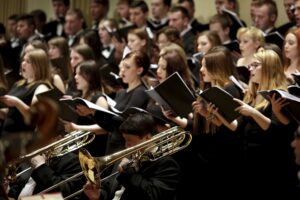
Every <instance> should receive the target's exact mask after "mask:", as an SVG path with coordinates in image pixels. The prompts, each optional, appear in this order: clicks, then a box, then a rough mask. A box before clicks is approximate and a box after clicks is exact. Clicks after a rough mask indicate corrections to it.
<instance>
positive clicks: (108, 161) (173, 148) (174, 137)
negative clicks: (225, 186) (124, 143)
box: [40, 126, 192, 200]
mask: <svg viewBox="0 0 300 200" xmlns="http://www.w3.org/2000/svg"><path fill="white" fill-rule="evenodd" d="M191 141H192V135H191V134H190V133H189V132H188V131H185V130H184V129H182V128H181V127H178V126H175V127H172V128H170V129H167V130H165V131H163V132H160V133H158V134H156V135H154V136H153V137H152V138H151V139H150V140H147V141H145V142H143V143H140V144H137V145H136V146H133V147H130V148H127V149H124V150H122V151H118V152H116V153H114V154H111V155H107V156H101V157H92V156H91V155H90V153H89V152H88V151H87V150H85V149H80V150H79V161H80V165H81V168H82V170H83V171H82V172H79V173H77V174H75V175H73V176H72V177H70V178H68V179H66V180H64V181H61V182H60V183H57V184H55V185H53V186H51V187H49V188H47V189H45V190H43V191H42V192H40V193H46V192H49V191H51V190H53V189H54V188H57V187H58V186H60V185H62V184H64V183H66V182H68V181H70V180H72V179H74V178H76V177H78V176H81V175H82V174H84V175H85V177H86V178H87V179H88V180H89V181H91V182H92V183H93V184H96V185H98V184H99V183H100V182H102V181H104V180H106V179H108V178H110V177H112V176H115V175H117V174H118V173H119V172H115V173H113V174H111V175H109V176H107V177H104V178H101V180H100V175H101V174H102V172H103V171H104V170H105V169H107V168H108V167H109V166H111V165H113V164H114V163H115V162H117V161H120V160H121V159H122V158H124V157H127V156H130V155H132V156H133V157H134V159H135V160H137V161H139V160H141V159H143V161H155V160H158V159H160V158H162V157H164V156H167V155H171V154H174V153H176V152H178V151H180V150H182V149H184V148H186V147H187V146H188V145H189V144H190V143H191ZM152 149H157V150H156V151H155V152H151V153H150V150H152ZM81 192H83V189H81V190H78V191H76V192H74V193H73V194H71V195H69V196H67V197H64V199H65V200H67V199H70V198H72V197H75V196H77V195H78V194H80V193H81Z"/></svg>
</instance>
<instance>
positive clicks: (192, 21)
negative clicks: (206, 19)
mask: <svg viewBox="0 0 300 200" xmlns="http://www.w3.org/2000/svg"><path fill="white" fill-rule="evenodd" d="M177 3H178V5H179V6H182V7H184V8H185V9H186V10H187V11H188V13H189V25H190V26H191V27H192V31H193V32H194V33H195V34H197V33H200V32H202V31H205V30H208V29H209V25H208V24H201V23H200V22H199V21H198V20H197V19H196V18H195V17H194V14H195V2H194V0H178V2H177Z"/></svg>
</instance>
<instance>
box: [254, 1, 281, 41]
mask: <svg viewBox="0 0 300 200" xmlns="http://www.w3.org/2000/svg"><path fill="white" fill-rule="evenodd" d="M277 16H278V10H277V4H276V2H275V1H273V0H270V1H264V2H262V3H260V4H258V6H257V8H256V12H255V26H256V27H257V28H259V29H260V30H262V31H263V32H264V33H265V34H266V35H267V34H269V33H272V32H275V31H276V28H275V23H276V20H277Z"/></svg>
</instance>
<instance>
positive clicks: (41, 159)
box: [8, 150, 85, 199]
mask: <svg viewBox="0 0 300 200" xmlns="http://www.w3.org/2000/svg"><path fill="white" fill-rule="evenodd" d="M59 152H60V151H59V150H58V151H57V152H54V153H57V155H58V153H59ZM30 166H31V169H30V170H29V171H27V172H25V173H22V175H21V176H19V177H18V178H17V180H16V182H14V183H11V184H10V186H9V192H8V196H9V197H13V198H15V199H18V197H19V198H20V197H22V196H30V195H34V194H37V193H39V192H41V191H43V190H45V189H47V188H49V187H51V186H53V185H55V184H58V183H60V182H61V181H63V180H65V179H67V178H69V177H71V176H73V175H75V174H77V173H79V172H81V171H82V169H81V166H80V163H79V159H78V155H77V154H75V153H73V152H69V153H66V154H64V155H63V156H53V157H51V158H50V159H46V156H45V155H44V154H42V155H36V156H35V157H33V158H32V159H31V165H30ZM30 166H29V165H28V164H26V163H22V164H21V165H20V168H19V170H20V171H22V170H24V169H26V168H28V167H30ZM84 182H85V178H84V177H83V176H79V177H77V178H74V179H72V180H71V181H68V182H67V183H64V184H62V185H60V186H59V187H57V188H55V189H53V190H51V192H61V193H62V195H63V196H64V197H66V196H68V195H70V194H73V193H74V192H76V191H78V190H79V189H80V188H81V187H82V185H83V184H84Z"/></svg>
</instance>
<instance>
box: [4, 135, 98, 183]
mask: <svg viewBox="0 0 300 200" xmlns="http://www.w3.org/2000/svg"><path fill="white" fill-rule="evenodd" d="M94 139H95V134H94V133H92V132H90V131H78V130H77V131H73V132H71V133H69V134H67V135H65V136H64V137H63V138H61V139H60V140H57V141H55V142H53V143H51V144H49V145H47V146H45V147H42V148H40V149H37V150H35V151H33V152H31V153H29V154H26V155H23V156H20V157H19V158H18V159H17V160H16V161H14V162H12V163H9V164H8V167H7V169H6V176H5V180H6V181H8V182H14V181H15V180H16V178H17V177H19V176H21V175H22V174H23V173H25V172H27V171H28V170H30V169H31V167H29V168H27V169H25V170H23V171H21V172H19V173H18V174H17V173H16V171H17V167H18V165H19V164H20V163H21V162H24V161H26V160H29V159H31V158H33V157H34V156H36V155H39V154H46V155H47V158H48V159H49V158H51V157H59V156H63V155H65V154H67V153H69V152H72V151H75V150H77V149H80V148H81V147H83V146H85V145H87V144H89V143H91V142H92V141H93V140H94Z"/></svg>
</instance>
